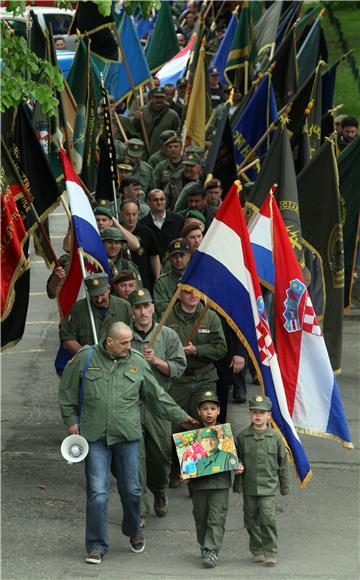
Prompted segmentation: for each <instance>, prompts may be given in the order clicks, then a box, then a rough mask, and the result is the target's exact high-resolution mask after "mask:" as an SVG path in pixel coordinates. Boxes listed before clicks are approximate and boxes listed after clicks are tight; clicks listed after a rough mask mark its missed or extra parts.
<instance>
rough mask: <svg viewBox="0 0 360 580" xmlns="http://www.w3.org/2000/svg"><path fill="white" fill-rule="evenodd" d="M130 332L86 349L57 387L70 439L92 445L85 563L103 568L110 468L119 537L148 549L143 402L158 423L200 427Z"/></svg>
mask: <svg viewBox="0 0 360 580" xmlns="http://www.w3.org/2000/svg"><path fill="white" fill-rule="evenodd" d="M131 340H132V331H131V328H129V326H127V325H126V324H124V323H122V322H117V323H115V324H112V325H111V326H110V327H109V329H108V331H107V333H106V334H105V335H104V336H102V338H101V340H100V342H99V343H98V344H96V345H95V347H89V346H85V347H84V348H81V349H80V350H79V351H78V352H77V354H76V355H75V356H74V357H73V358H72V359H71V361H69V363H68V364H67V366H66V368H65V371H64V373H63V376H62V378H61V382H60V389H59V404H60V409H61V414H62V417H63V420H64V423H65V425H66V426H67V428H68V433H69V435H70V434H71V435H72V434H80V433H81V435H82V436H83V437H85V439H86V440H87V441H88V443H89V453H88V455H87V457H86V459H85V475H86V490H87V502H86V550H87V557H86V562H88V563H89V564H101V562H102V559H103V557H104V555H105V554H106V553H107V551H108V548H109V535H108V511H107V510H108V499H109V484H110V466H111V471H112V473H113V475H114V476H115V478H116V481H117V488H118V492H119V495H120V499H121V504H122V508H123V519H122V532H123V534H124V535H125V536H128V537H129V538H130V548H131V550H132V551H133V552H135V553H140V552H142V551H143V550H144V547H145V540H144V537H143V535H142V533H141V532H140V501H141V487H140V484H139V451H140V439H141V435H142V433H141V420H140V408H139V403H140V401H144V402H145V403H146V405H147V406H148V408H149V410H150V412H151V413H153V414H154V415H157V416H158V417H159V418H161V419H165V420H173V421H174V420H175V421H180V423H182V424H183V426H184V428H190V427H191V426H193V425H194V424H195V423H196V421H195V420H194V419H192V418H191V417H189V416H188V415H187V414H186V412H184V411H183V410H182V409H180V407H178V406H177V405H176V404H175V402H174V401H173V400H172V399H171V397H170V396H169V395H168V394H167V393H166V392H165V390H164V389H163V388H162V387H160V385H159V384H158V382H157V381H156V379H155V377H154V375H153V373H152V372H151V370H150V367H149V365H148V363H147V362H146V360H145V358H144V357H143V356H142V355H141V354H140V353H139V352H137V351H132V350H131Z"/></svg>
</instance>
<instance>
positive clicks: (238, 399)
mask: <svg viewBox="0 0 360 580" xmlns="http://www.w3.org/2000/svg"><path fill="white" fill-rule="evenodd" d="M234 401H235V403H239V404H240V405H243V404H244V403H246V396H245V395H240V394H236V395H235V397H234Z"/></svg>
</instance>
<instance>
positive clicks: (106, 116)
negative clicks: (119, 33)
mask: <svg viewBox="0 0 360 580" xmlns="http://www.w3.org/2000/svg"><path fill="white" fill-rule="evenodd" d="M100 83H101V90H102V93H103V98H104V127H105V138H106V144H107V150H108V155H109V161H110V172H111V183H112V190H113V198H114V216H115V217H116V219H117V221H118V220H119V212H118V207H117V199H116V180H117V172H116V159H114V150H113V147H112V145H114V142H112V143H111V141H112V127H111V117H110V105H109V99H108V93H107V90H106V88H105V85H104V76H103V74H102V73H100Z"/></svg>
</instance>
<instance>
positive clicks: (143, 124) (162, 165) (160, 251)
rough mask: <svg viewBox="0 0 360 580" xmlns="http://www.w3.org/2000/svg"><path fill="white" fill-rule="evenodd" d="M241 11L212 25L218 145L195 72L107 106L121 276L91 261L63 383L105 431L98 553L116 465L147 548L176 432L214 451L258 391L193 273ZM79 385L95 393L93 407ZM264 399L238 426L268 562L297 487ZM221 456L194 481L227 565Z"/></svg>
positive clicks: (235, 103)
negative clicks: (224, 77)
mask: <svg viewBox="0 0 360 580" xmlns="http://www.w3.org/2000/svg"><path fill="white" fill-rule="evenodd" d="M232 4H236V3H232ZM201 5H202V3H201V2H187V3H184V2H174V3H173V16H174V26H175V31H176V34H177V38H178V41H179V44H180V46H185V44H186V43H187V42H188V41H189V40H190V38H191V35H192V33H193V32H194V31H195V28H196V23H197V21H198V20H199V19H200V18H201V9H202V6H201ZM230 15H231V14H230ZM228 16H229V15H228ZM227 24H228V18H222V17H221V18H220V19H219V20H218V21H217V22H216V23H215V26H214V27H212V28H211V27H210V25H209V26H208V27H207V29H206V35H205V38H206V60H207V75H208V78H207V88H208V89H207V90H208V96H209V100H210V101H211V108H212V114H211V116H209V122H208V124H207V128H206V135H205V136H204V140H205V147H200V146H198V145H197V144H195V143H192V142H190V141H189V140H185V141H184V139H183V137H182V132H181V130H182V125H183V121H184V115H185V111H186V90H187V86H188V81H187V79H186V78H185V77H182V78H179V79H178V80H177V81H176V82H174V83H166V84H164V85H163V86H160V81H159V79H158V78H157V76H156V74H155V75H154V76H153V78H152V80H151V83H149V85H148V86H147V87H146V90H145V92H144V93H143V94H142V98H141V99H140V97H136V99H137V98H138V99H139V101H138V102H136V99H134V98H130V99H128V100H127V101H123V102H121V103H116V102H115V99H114V97H113V96H112V95H109V99H108V100H109V110H108V111H105V109H106V108H107V104H106V103H105V104H104V103H103V102H101V103H100V104H99V109H98V114H99V119H100V121H102V120H103V117H104V112H107V113H109V114H110V118H111V120H112V121H111V124H112V133H113V140H114V146H115V151H116V169H117V170H116V174H117V177H118V179H117V183H116V192H115V196H113V192H109V191H101V188H99V187H98V188H97V190H96V194H93V193H91V192H90V194H89V195H90V200H91V204H92V208H93V213H94V216H95V220H96V224H97V228H98V232H99V235H100V237H101V240H102V243H103V246H104V250H105V253H106V257H107V260H108V265H109V272H110V274H111V275H109V274H108V273H106V272H96V273H90V274H89V273H87V275H86V277H85V279H84V282H85V286H86V292H87V297H88V300H87V299H82V300H79V301H78V302H76V303H75V304H74V305H73V306H72V308H71V309H70V310H69V312H68V313H67V315H66V317H65V318H64V320H62V322H61V324H60V332H59V336H60V341H61V344H62V347H63V348H64V349H65V351H67V353H68V358H69V359H70V360H69V362H68V363H67V365H66V367H65V369H64V371H63V374H62V377H61V381H60V394H59V401H60V408H61V414H62V417H63V419H64V422H65V424H66V426H67V428H68V432H69V434H79V433H80V434H82V435H83V436H84V437H85V438H86V439H87V440H88V442H89V445H90V450H89V454H88V456H87V458H86V465H85V470H86V479H87V508H86V550H87V556H86V561H87V562H88V563H90V564H99V563H101V561H102V559H103V557H104V556H105V554H106V552H107V550H108V547H109V538H108V530H107V527H108V522H107V502H108V493H109V482H110V478H111V474H112V475H113V476H114V477H115V479H116V483H117V487H118V491H119V495H120V498H121V503H122V508H123V522H122V531H123V533H124V534H125V535H126V536H128V537H129V538H130V547H131V549H132V551H133V552H135V553H140V552H142V551H143V550H144V546H145V540H144V535H143V528H144V527H146V518H147V517H148V514H149V512H150V509H151V507H150V500H149V496H150V493H149V492H151V494H152V496H153V507H154V512H155V514H156V515H157V516H158V517H165V516H166V514H167V512H168V510H169V499H168V495H167V491H166V490H167V487H168V486H170V487H171V488H174V489H175V488H177V487H178V486H179V485H180V482H181V475H180V470H179V463H178V460H177V457H176V452H175V448H174V446H173V444H172V434H173V433H177V432H180V431H184V430H186V429H192V428H197V427H199V426H201V427H204V428H206V430H207V434H205V435H204V438H207V440H208V445H209V448H212V449H213V451H212V452H211V453H215V452H217V443H216V439H217V431H216V429H215V426H216V425H217V424H224V423H226V421H227V406H228V401H229V397H230V396H231V397H232V399H233V401H234V402H235V403H238V404H245V403H246V402H247V388H246V381H247V380H252V381H253V383H254V384H259V383H258V379H257V376H256V372H255V369H254V368H253V366H252V363H251V360H248V355H247V351H246V349H245V347H244V345H243V344H242V342H241V341H240V339H239V338H238V336H237V334H236V333H235V332H234V330H233V328H232V327H231V326H230V325H229V323H228V321H227V320H226V318H225V317H223V316H221V315H220V314H217V313H216V312H215V311H214V310H212V309H211V308H209V307H208V306H206V303H205V302H204V301H203V300H201V298H200V297H199V296H198V294H197V293H196V292H195V291H194V290H192V289H191V288H190V289H189V288H181V289H179V287H178V283H179V281H181V278H182V276H183V275H184V273H185V272H186V269H187V268H188V266H189V264H190V263H191V260H192V259H193V256H194V254H195V253H196V251H197V250H198V248H199V246H200V244H201V243H202V240H203V239H204V236H205V235H206V233H207V231H208V229H209V227H210V226H211V223H212V222H213V220H214V217H215V215H216V213H217V211H218V210H219V208H220V207H221V204H222V202H223V199H224V196H225V195H226V193H227V192H226V191H224V188H223V183H222V179H220V178H219V177H214V176H213V175H207V174H206V172H205V160H206V156H207V153H208V151H209V149H210V147H211V144H212V141H213V139H214V136H215V133H216V129H217V127H218V123H219V121H220V119H221V117H222V115H223V112H224V111H227V112H228V115H229V117H230V118H231V117H232V116H233V115H235V114H236V111H237V109H238V107H239V106H240V103H241V101H242V98H243V97H244V94H243V87H242V88H240V87H239V86H236V84H235V85H230V83H228V84H223V83H221V82H220V80H219V77H220V74H219V70H218V68H217V67H216V66H213V65H212V64H211V60H212V57H213V56H214V54H215V53H216V51H217V49H218V47H219V45H220V42H221V40H222V38H223V36H224V33H225V31H226V27H227ZM125 110H126V114H125ZM335 123H336V132H337V144H338V148H339V150H340V151H341V150H343V149H344V148H345V147H346V146H347V145H348V144H349V143H350V142H351V141H352V140H353V139H354V138H356V136H357V129H358V122H357V120H356V119H355V118H354V117H352V116H349V115H340V117H337V118H336V119H335ZM98 153H99V154H98V156H97V159H94V163H97V164H99V162H100V152H99V151H98ZM244 191H245V194H244V195H246V188H244ZM71 235H72V233H71V228H69V231H68V232H67V233H66V235H65V232H64V244H63V248H64V254H63V255H62V256H61V258H60V264H59V265H58V266H57V267H55V269H54V270H53V272H52V274H51V276H50V277H49V279H48V282H47V294H48V297H49V298H51V299H55V298H56V296H57V293H58V290H59V288H60V287H61V285H62V283H63V281H64V279H65V278H66V275H67V272H68V269H69V266H70V262H71ZM229 252H231V248H229ZM164 314H165V316H166V320H165V323H164V324H163V323H162V322H161V320H162V317H163V316H164ZM159 323H160V324H159ZM94 327H95V330H96V334H95V336H97V337H98V339H99V342H98V343H95V340H94ZM80 391H82V395H80V394H79V393H80ZM79 397H80V398H82V397H83V399H82V402H81V403H80V405H81V413H79ZM249 408H250V414H251V425H250V426H249V427H248V428H247V429H246V430H245V431H243V432H242V433H241V434H240V435H239V437H238V439H237V449H238V454H239V461H238V462H236V466H235V465H234V466H233V469H234V471H235V473H236V477H237V482H238V483H239V482H240V483H239V486H238V489H242V491H243V493H244V514H245V526H246V527H247V529H248V532H249V536H250V552H251V553H252V556H253V559H254V562H258V563H265V564H266V565H268V566H273V565H275V564H276V563H277V539H276V522H275V507H274V496H275V494H276V493H277V492H278V491H280V492H281V494H283V495H286V494H287V493H288V491H289V473H288V460H287V454H286V451H285V447H284V445H283V443H282V440H281V437H280V436H278V434H277V433H276V432H275V431H274V430H273V429H272V428H271V425H270V423H271V401H270V400H269V399H268V398H267V397H266V396H263V395H261V394H260V393H259V395H258V396H256V397H254V398H252V399H251V400H250V401H249ZM79 415H80V419H79ZM79 421H80V422H79ZM237 427H239V426H237ZM256 449H257V450H258V453H260V454H261V458H262V461H261V462H260V461H259V456H257V455H256ZM211 453H210V454H209V456H210V455H211ZM205 463H206V461H204V465H205ZM207 469H208V471H206V476H204V477H201V478H199V479H198V480H197V481H195V480H194V481H193V482H192V484H191V485H190V486H189V492H191V495H192V501H193V513H194V519H195V525H196V532H197V539H198V543H199V545H200V551H201V559H202V563H203V565H204V566H206V567H209V568H212V567H215V566H216V565H217V560H218V554H219V551H220V549H221V545H222V542H223V536H224V531H225V520H226V513H227V509H228V495H229V489H230V487H231V485H232V483H231V477H230V472H229V471H228V472H225V473H219V474H217V472H216V469H217V468H216V467H214V470H213V471H211V461H210V460H209V463H208V466H207ZM208 474H211V475H208Z"/></svg>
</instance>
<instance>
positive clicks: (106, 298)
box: [59, 272, 131, 353]
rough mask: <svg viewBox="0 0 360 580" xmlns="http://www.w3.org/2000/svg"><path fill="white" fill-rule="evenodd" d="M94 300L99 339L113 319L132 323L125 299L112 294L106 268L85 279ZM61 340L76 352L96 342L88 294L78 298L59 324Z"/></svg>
mask: <svg viewBox="0 0 360 580" xmlns="http://www.w3.org/2000/svg"><path fill="white" fill-rule="evenodd" d="M84 282H85V285H86V288H87V292H88V294H89V297H90V302H91V312H92V315H93V317H94V323H95V329H96V334H97V339H98V340H99V339H100V337H101V336H103V335H104V334H105V333H106V331H107V330H108V329H109V327H110V326H111V324H113V323H114V322H118V321H121V322H125V323H126V324H130V323H131V312H130V307H129V304H128V303H127V302H126V300H123V299H122V298H118V297H116V296H110V286H109V278H108V275H107V274H106V273H105V272H101V273H100V274H92V275H91V276H87V277H86V278H85V279H84ZM59 335H60V341H61V342H62V343H63V346H64V348H66V350H68V351H70V352H72V353H75V352H77V351H78V350H79V349H80V348H81V347H82V346H84V345H86V344H94V342H95V341H94V335H93V332H92V327H91V322H90V315H89V309H88V304H87V300H86V298H83V299H82V300H78V301H77V302H76V303H75V304H74V305H73V306H72V308H71V309H70V311H69V313H68V315H67V316H66V318H65V319H64V320H63V322H61V324H60V330H59Z"/></svg>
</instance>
